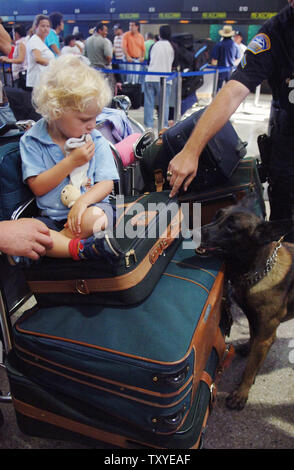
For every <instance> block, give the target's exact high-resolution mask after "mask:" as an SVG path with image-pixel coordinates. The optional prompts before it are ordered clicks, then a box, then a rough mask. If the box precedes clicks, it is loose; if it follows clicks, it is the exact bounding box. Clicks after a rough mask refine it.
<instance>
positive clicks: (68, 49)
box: [61, 46, 81, 55]
mask: <svg viewBox="0 0 294 470" xmlns="http://www.w3.org/2000/svg"><path fill="white" fill-rule="evenodd" d="M61 54H75V55H81V51H80V49H79V48H78V46H73V47H71V46H63V48H62V49H61Z"/></svg>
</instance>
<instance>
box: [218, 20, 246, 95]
mask: <svg viewBox="0 0 294 470" xmlns="http://www.w3.org/2000/svg"><path fill="white" fill-rule="evenodd" d="M219 35H220V36H222V38H223V39H222V40H221V41H219V42H218V43H217V44H216V45H215V46H214V48H213V50H212V53H211V57H212V62H211V63H212V65H218V66H220V67H230V68H231V70H229V71H227V72H221V73H220V74H219V78H218V84H217V91H218V90H219V89H220V88H221V87H222V86H223V83H224V82H227V81H228V80H229V79H230V77H231V74H232V71H233V68H234V67H236V63H237V61H238V59H240V58H241V52H240V49H239V48H238V46H237V44H235V42H234V41H233V39H232V38H233V36H234V35H235V31H233V28H232V26H230V25H224V27H223V29H221V30H220V31H219Z"/></svg>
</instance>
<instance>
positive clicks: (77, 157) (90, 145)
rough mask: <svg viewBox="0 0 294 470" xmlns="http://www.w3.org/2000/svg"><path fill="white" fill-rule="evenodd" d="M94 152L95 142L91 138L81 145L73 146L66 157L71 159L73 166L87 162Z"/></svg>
mask: <svg viewBox="0 0 294 470" xmlns="http://www.w3.org/2000/svg"><path fill="white" fill-rule="evenodd" d="M94 153H95V144H94V142H93V140H92V139H91V140H89V141H88V142H86V143H85V144H84V145H82V147H78V148H75V149H74V150H72V151H71V152H70V154H69V155H68V157H67V158H69V159H70V160H71V163H72V165H73V168H76V167H78V166H82V165H84V164H85V163H87V162H89V161H90V160H91V159H92V158H93V156H94Z"/></svg>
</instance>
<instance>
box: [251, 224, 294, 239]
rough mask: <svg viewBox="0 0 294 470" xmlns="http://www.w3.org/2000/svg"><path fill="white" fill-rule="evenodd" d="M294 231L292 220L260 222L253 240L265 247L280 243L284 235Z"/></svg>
mask: <svg viewBox="0 0 294 470" xmlns="http://www.w3.org/2000/svg"><path fill="white" fill-rule="evenodd" d="M292 230H294V224H293V221H292V220H291V219H283V220H273V221H270V222H267V221H264V220H263V221H262V222H260V223H259V224H258V225H257V227H256V228H255V230H254V233H253V240H254V241H255V242H257V244H259V245H265V244H266V243H271V242H273V241H278V240H279V239H280V238H281V237H283V236H284V235H287V234H288V233H290V232H291V231H292Z"/></svg>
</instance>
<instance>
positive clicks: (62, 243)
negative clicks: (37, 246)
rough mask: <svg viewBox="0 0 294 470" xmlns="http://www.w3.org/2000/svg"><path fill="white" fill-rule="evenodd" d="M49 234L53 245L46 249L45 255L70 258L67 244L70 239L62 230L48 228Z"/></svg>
mask: <svg viewBox="0 0 294 470" xmlns="http://www.w3.org/2000/svg"><path fill="white" fill-rule="evenodd" d="M50 235H51V237H52V240H53V247H52V248H51V249H50V250H47V251H46V256H49V257H50V258H70V257H71V255H70V252H69V248H68V245H69V242H70V240H71V239H70V238H69V237H67V236H65V235H64V234H63V233H62V232H56V231H55V230H50Z"/></svg>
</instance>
